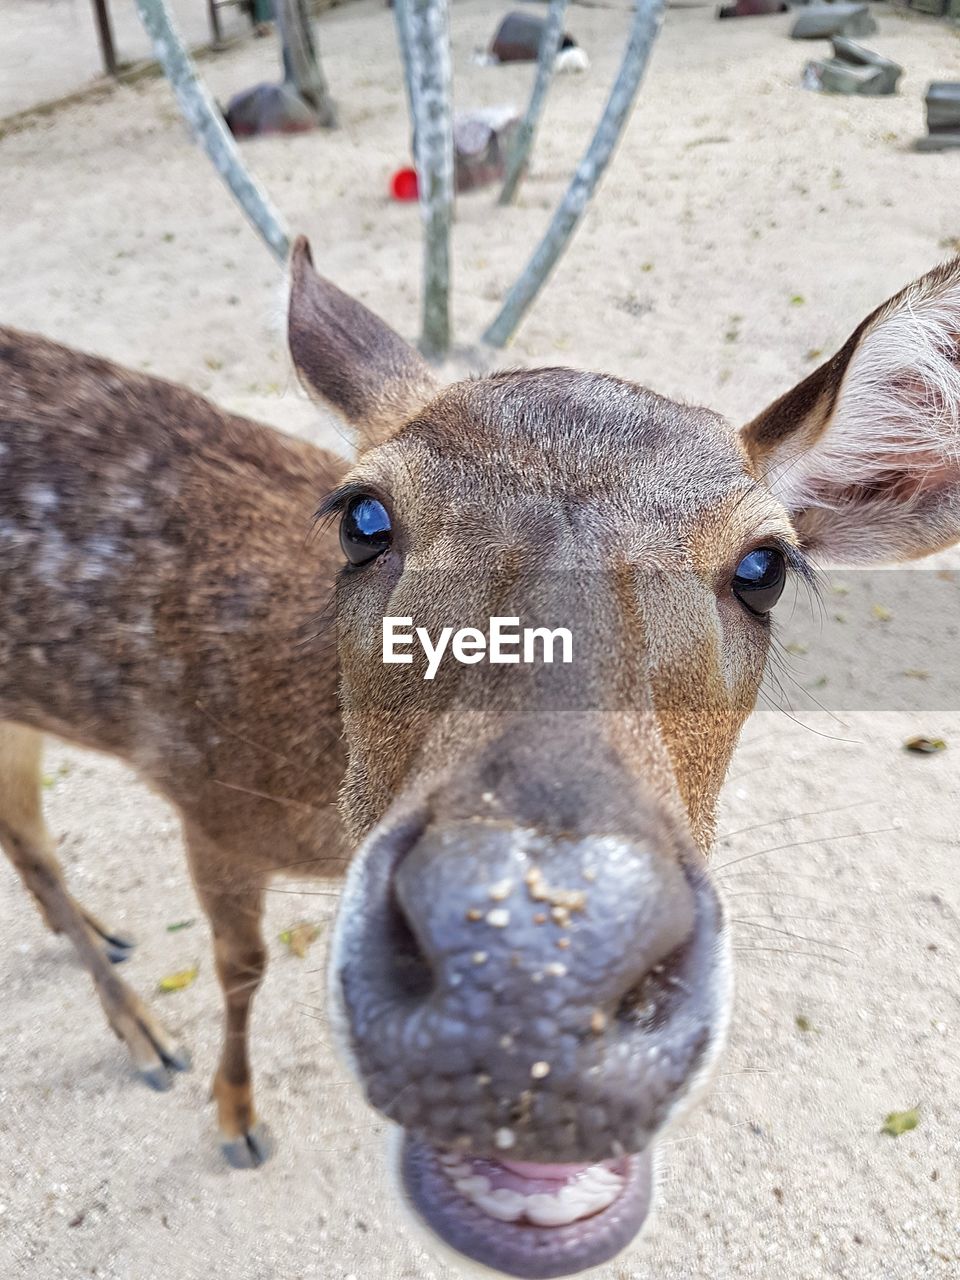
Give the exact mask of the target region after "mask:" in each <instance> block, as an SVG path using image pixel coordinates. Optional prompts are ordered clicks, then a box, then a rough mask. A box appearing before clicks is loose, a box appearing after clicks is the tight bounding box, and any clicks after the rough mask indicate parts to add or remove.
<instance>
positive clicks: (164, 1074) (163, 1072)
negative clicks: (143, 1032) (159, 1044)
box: [140, 1048, 191, 1093]
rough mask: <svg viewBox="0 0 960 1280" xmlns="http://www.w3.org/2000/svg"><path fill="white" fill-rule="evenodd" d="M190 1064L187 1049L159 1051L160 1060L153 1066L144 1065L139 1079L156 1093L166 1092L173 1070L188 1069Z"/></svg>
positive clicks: (169, 1085) (170, 1083)
mask: <svg viewBox="0 0 960 1280" xmlns="http://www.w3.org/2000/svg"><path fill="white" fill-rule="evenodd" d="M190 1064H191V1058H190V1051H189V1049H183V1048H177V1049H174V1050H172V1051H171V1052H170V1053H164V1052H161V1053H160V1062H159V1063H158V1064H157V1065H156V1066H155V1067H146V1068H144V1069H143V1070H141V1072H140V1079H141V1080H142V1081H143V1082H144V1084H146V1085H149V1086H150V1088H151V1089H154V1090H155V1091H156V1092H157V1093H166V1092H167V1090H168V1089H170V1088H172V1087H173V1072H174V1071H189V1070H190Z"/></svg>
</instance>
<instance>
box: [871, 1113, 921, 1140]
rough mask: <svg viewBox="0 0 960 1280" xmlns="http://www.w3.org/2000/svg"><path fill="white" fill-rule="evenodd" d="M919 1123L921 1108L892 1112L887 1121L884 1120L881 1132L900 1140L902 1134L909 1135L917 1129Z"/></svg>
mask: <svg viewBox="0 0 960 1280" xmlns="http://www.w3.org/2000/svg"><path fill="white" fill-rule="evenodd" d="M919 1123H920V1108H919V1107H911V1108H910V1110H909V1111H891V1112H890V1114H889V1115H888V1116H887V1118H886V1120H884V1122H883V1126H882V1128H881V1129H880V1132H881V1133H886V1134H889V1136H890V1137H891V1138H899V1137H900V1135H901V1134H904V1133H909V1132H910V1130H911V1129H915V1128H916V1127H917V1125H918V1124H919Z"/></svg>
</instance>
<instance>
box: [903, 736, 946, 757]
mask: <svg viewBox="0 0 960 1280" xmlns="http://www.w3.org/2000/svg"><path fill="white" fill-rule="evenodd" d="M903 746H904V750H906V751H914V752H916V754H917V755H921V756H932V755H933V754H934V753H935V752H937V751H946V749H947V744H946V742H944V740H943V738H925V737H924V736H923V734H918V735H917V737H915V738H908V739H907V740H906V742H905V743H904V744H903Z"/></svg>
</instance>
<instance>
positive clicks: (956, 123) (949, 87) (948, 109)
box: [926, 80, 960, 133]
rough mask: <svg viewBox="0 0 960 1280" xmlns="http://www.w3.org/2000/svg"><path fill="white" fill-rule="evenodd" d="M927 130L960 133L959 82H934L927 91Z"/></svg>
mask: <svg viewBox="0 0 960 1280" xmlns="http://www.w3.org/2000/svg"><path fill="white" fill-rule="evenodd" d="M926 104H927V130H928V131H929V132H930V133H957V132H960V81H957V80H934V81H933V83H932V84H931V85H930V86H929V87H928V89H927V97H926Z"/></svg>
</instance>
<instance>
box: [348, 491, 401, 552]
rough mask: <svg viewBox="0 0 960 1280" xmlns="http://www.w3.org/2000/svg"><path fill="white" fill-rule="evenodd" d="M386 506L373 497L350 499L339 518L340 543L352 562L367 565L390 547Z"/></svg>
mask: <svg viewBox="0 0 960 1280" xmlns="http://www.w3.org/2000/svg"><path fill="white" fill-rule="evenodd" d="M392 539H393V531H392V528H391V525H390V515H389V513H388V512H387V508H386V507H385V506H384V505H383V503H382V502H379V501H378V500H377V499H376V498H362V497H361V498H352V499H351V500H350V505H349V506H348V507H347V508H346V510H345V511H344V513H343V516H342V517H341V520H340V546H341V547H342V548H343V554H344V555H345V556H346V557H347V559H348V560H349V561H350V563H351V564H355V565H360V564H366V563H367V562H368V561H370V560H374V559H376V557H377V556H379V555H382V554H383V552H384V551H386V550H387V548H388V547H389V546H390V543H391V541H392Z"/></svg>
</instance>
